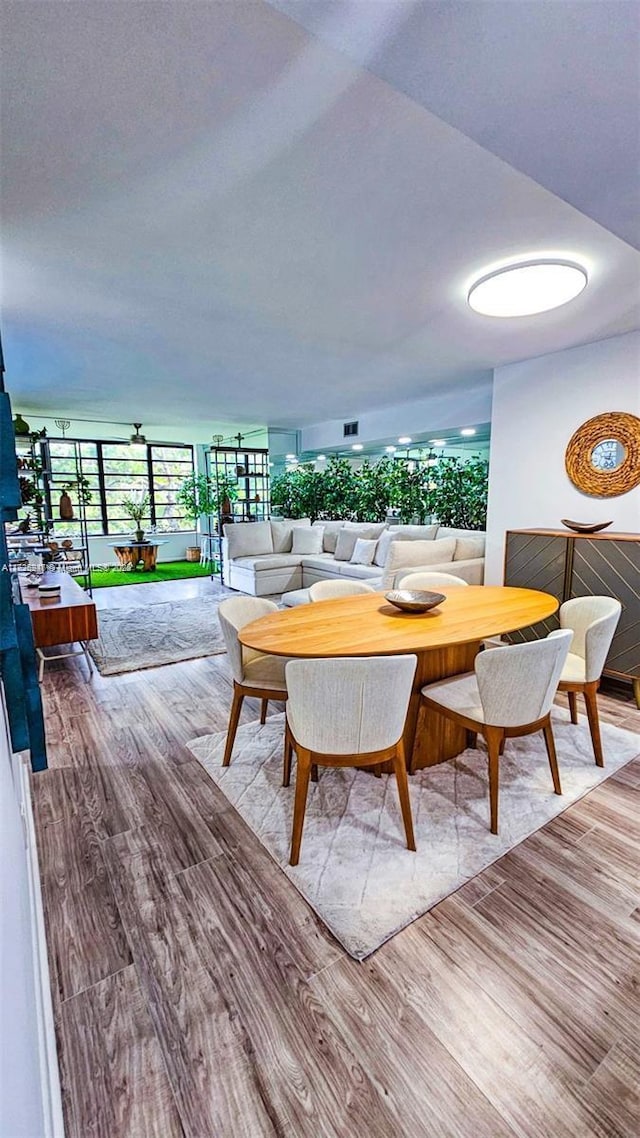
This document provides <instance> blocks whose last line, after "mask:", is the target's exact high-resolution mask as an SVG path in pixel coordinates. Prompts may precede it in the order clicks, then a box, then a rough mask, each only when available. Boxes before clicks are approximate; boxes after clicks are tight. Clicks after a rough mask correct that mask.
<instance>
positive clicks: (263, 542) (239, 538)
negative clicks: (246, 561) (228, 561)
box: [224, 522, 273, 558]
mask: <svg viewBox="0 0 640 1138" xmlns="http://www.w3.org/2000/svg"><path fill="white" fill-rule="evenodd" d="M224 536H225V537H226V539H227V542H228V547H227V551H228V552H227V555H228V557H229V558H236V557H256V556H257V555H258V554H261V553H273V537H272V536H271V523H270V522H233V523H232V524H230V523H227V524H226V525H225V526H224Z"/></svg>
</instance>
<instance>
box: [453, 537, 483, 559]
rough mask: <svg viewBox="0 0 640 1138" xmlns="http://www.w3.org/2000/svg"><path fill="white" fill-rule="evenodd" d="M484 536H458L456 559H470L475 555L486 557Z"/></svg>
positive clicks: (454, 556)
mask: <svg viewBox="0 0 640 1138" xmlns="http://www.w3.org/2000/svg"><path fill="white" fill-rule="evenodd" d="M484 547H485V539H484V537H475V536H469V537H457V538H456V551H455V553H454V555H453V560H454V561H470V560H471V558H473V557H484Z"/></svg>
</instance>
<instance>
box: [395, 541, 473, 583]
mask: <svg viewBox="0 0 640 1138" xmlns="http://www.w3.org/2000/svg"><path fill="white" fill-rule="evenodd" d="M455 548H456V539H455V537H447V538H444V539H443V540H442V541H439V540H436V541H392V542H391V545H390V546H389V553H388V555H387V560H386V563H385V566H384V573H383V575H382V587H383V588H384V589H391V588H393V582H394V579H395V575H396V572H397V570H398V569H413V568H415V567H418V566H419V567H420V568H422V566H427V565H448V564H450V562H452V561H453V555H454V553H455Z"/></svg>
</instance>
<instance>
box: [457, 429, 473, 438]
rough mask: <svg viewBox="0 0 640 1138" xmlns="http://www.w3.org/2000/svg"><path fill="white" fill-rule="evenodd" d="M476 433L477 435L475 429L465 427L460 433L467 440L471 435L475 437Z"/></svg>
mask: <svg viewBox="0 0 640 1138" xmlns="http://www.w3.org/2000/svg"><path fill="white" fill-rule="evenodd" d="M475 433H476V429H475V427H463V428H462V430H461V431H460V434H461V435H464V436H465V438H467V437H469V436H470V435H475Z"/></svg>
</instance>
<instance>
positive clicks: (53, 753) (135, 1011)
mask: <svg viewBox="0 0 640 1138" xmlns="http://www.w3.org/2000/svg"><path fill="white" fill-rule="evenodd" d="M168 591H169V595H170V596H173V597H175V598H176V599H178V598H179V597H184V596H190V595H198V594H201V593H202V592H209V591H213V592H219V591H220V588H219V586H218V585H216V584H212V583H211V582H209V581H203V580H199V581H190V582H184V583H183V584H179V583H174V584H171V585H157V584H153V585H142V586H129V587H126V588H124V587H122V588H116V589H112V590H97V591H96V593H95V597H96V601H97V603H98V606H99V607H100V608H102V607H109V606H112V605H114V604H117V605H124V606H125V607H128V606H130V605H132V604H138V603H139V604H146V603H150V602H151V603H153V602H154V601H163V600H166V599H167V594H168ZM84 676H85V673H84V671H83V664H82V663H80V662H78V661H73V660H69V661H64V662H61V663H59V664H51V665H50V666H48V668H47V673H46V676H45V681H44V700H45V707H46V716H47V725H48V739H49V757H50V764H51V766H50V769H49V770H48V771H45V772H43V773H42V774H39V775H35V776H34V778H33V784H34V798H35V809H36V821H37V832H38V842H39V850H40V858H41V870H42V880H43V891H44V903H45V913H46V921H47V932H48V939H49V947H50V962H51V970H52V982H53V989H54V1006H55V1015H56V1026H57V1032H58V1045H59V1058H60V1066H61V1074H62V1083H63V1094H64V1107H65V1117H66V1125H67V1132H68V1136H69V1138H88V1136H90V1135H91V1136H92V1138H125V1136H126V1138H174V1136H176V1138H177V1136H178V1135H187V1136H188V1138H262V1136H263V1135H264V1136H266V1135H269V1136H276V1135H277V1136H283V1138H284V1136H286V1138H325V1136H326V1138H338V1136H339V1138H361V1136H362V1135H367V1138H392V1136H393V1138H396V1136H401V1138H507V1136H509V1135H518V1136H520V1138H551V1136H553V1138H565V1136H566V1138H569V1136H571V1138H590V1136H596V1135H597V1136H599V1138H616V1136H620V1138H637V1135H638V1133H639V1132H640V1092H639V1087H640V1014H639V1013H640V976H639V971H640V967H639V945H640V810H639V809H638V807H639V799H640V760H635V761H634V762H633V763H631V764H629V765H628V766H626V767H624V768H623V769H622V770H621V771H620V772H619V773H618V774H617V775H615V776H614V777H612V778H611V779H609V780H608V781H607V782H605V783H604V784H603V785H602V786H600V787H599V788H597V789H596V790H594V791H593V792H592V793H591V794H589V795H588V796H587V797H586V798H584V799H583V800H582V801H581V802H578V803H576V804H575V805H574V806H572V807H570V808H569V809H568V810H567V811H566V813H564V814H563V815H561V816H560V817H558V818H557V819H555V820H554V821H553V822H551V823H550V824H549V825H547V826H545V827H544V829H543V830H541V831H539V832H538V833H537V834H535V835H533V836H532V837H531V838H529V839H527V841H525V842H523V843H522V845H520V846H518V847H517V848H516V849H514V850H513V851H511V852H510V853H509V854H507V855H506V856H505V857H503V858H502V859H501V860H500V861H499V862H496V863H495V864H494V865H493V866H491V867H490V868H489V869H487V870H486V871H485V872H484V873H482V874H480V876H479V877H477V878H475V879H474V880H473V881H471V882H469V883H468V884H467V885H466V886H464V887H463V888H462V889H461V890H459V891H458V892H457V893H456V894H454V895H452V896H451V897H449V898H447V899H446V900H445V901H443V902H442V903H441V904H439V905H438V906H437V907H436V908H435V909H433V910H432V911H431V912H430V913H428V914H426V915H425V916H424V917H422V918H421V919H420V920H418V921H416V922H415V923H414V924H413V925H411V926H410V927H409V928H408V929H406V930H405V931H404V932H402V933H400V934H399V935H398V936H396V937H394V938H393V940H391V941H390V942H389V943H388V944H386V945H385V946H383V947H382V948H381V949H380V950H379V951H378V952H377V953H375V954H374V956H373V957H371V958H370V959H369V960H368V961H366V962H365V963H364V964H358V963H356V962H355V961H353V960H351V959H350V958H349V957H348V956H346V955H345V953H344V951H343V950H342V948H341V947H340V946H339V945H338V944H337V943H336V942H335V941H334V940H333V938H332V937H331V935H330V933H329V932H328V931H327V930H326V929H325V928H324V926H323V925H322V924H321V923H320V922H319V921H318V920H317V918H316V917H315V915H314V914H313V913H312V912H311V910H310V909H309V908H308V907H307V905H306V904H305V902H304V901H303V900H302V898H301V897H300V896H299V894H298V893H297V892H296V890H295V889H294V888H293V886H292V885H291V884H290V883H289V881H288V880H287V878H286V877H285V876H284V875H283V874H282V873H281V872H280V870H279V869H278V868H277V867H276V866H275V865H274V863H273V862H272V861H271V859H270V858H269V856H268V854H267V853H266V852H265V851H264V850H263V848H262V847H261V846H260V844H259V843H258V841H257V839H256V838H255V837H254V836H253V835H252V834H251V832H250V831H249V830H248V829H247V828H246V826H245V825H244V823H243V822H242V820H241V819H240V818H239V817H238V815H237V814H236V813H235V811H234V810H233V809H231V808H230V807H229V805H228V803H227V802H226V799H225V798H224V796H223V795H222V794H221V793H220V791H219V790H218V789H217V788H216V787H215V785H214V784H213V783H212V782H211V780H210V779H209V778H208V777H207V775H206V774H205V773H204V771H203V770H202V769H201V767H200V766H199V764H198V763H197V762H196V761H195V760H194V759H193V758H192V756H191V753H190V752H189V751H188V750H187V749H186V747H185V743H186V741H187V740H189V739H192V738H193V737H194V736H196V735H200V734H205V733H209V732H212V731H220V730H224V729H225V727H226V721H227V715H228V710H229V704H230V698H231V684H230V678H229V675H228V672H227V665H226V660H225V657H224V656H214V657H210V658H208V659H204V660H193V661H189V662H187V663H184V664H174V665H170V666H168V667H163V668H157V669H152V670H149V671H144V672H137V673H129V674H127V675H124V676H120V677H110V678H104V679H103V678H101V677H100V676H96V677H94V679H93V681H92V683H91V684H87V683H85V682H84ZM600 707H601V714H602V718H603V719H605V720H608V721H611V722H614V723H617V724H618V725H620V726H622V727H625V728H627V729H629V730H635V731H640V712H639V711H637V710H636V709H635V705H634V704H633V702H632V700H631V697H630V694H629V693H628V692H625V691H624V690H620V691H618V692H617V693H614V694H609V695H607V694H604V695H602V696H601V697H600ZM581 711H582V708H581ZM258 713H259V705H258V703H257V701H251V700H248V701H245V708H244V711H243V717H242V721H244V722H246V721H248V720H249V719H252V718H255V717H257V715H258ZM638 750H639V751H640V738H639V745H638Z"/></svg>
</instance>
